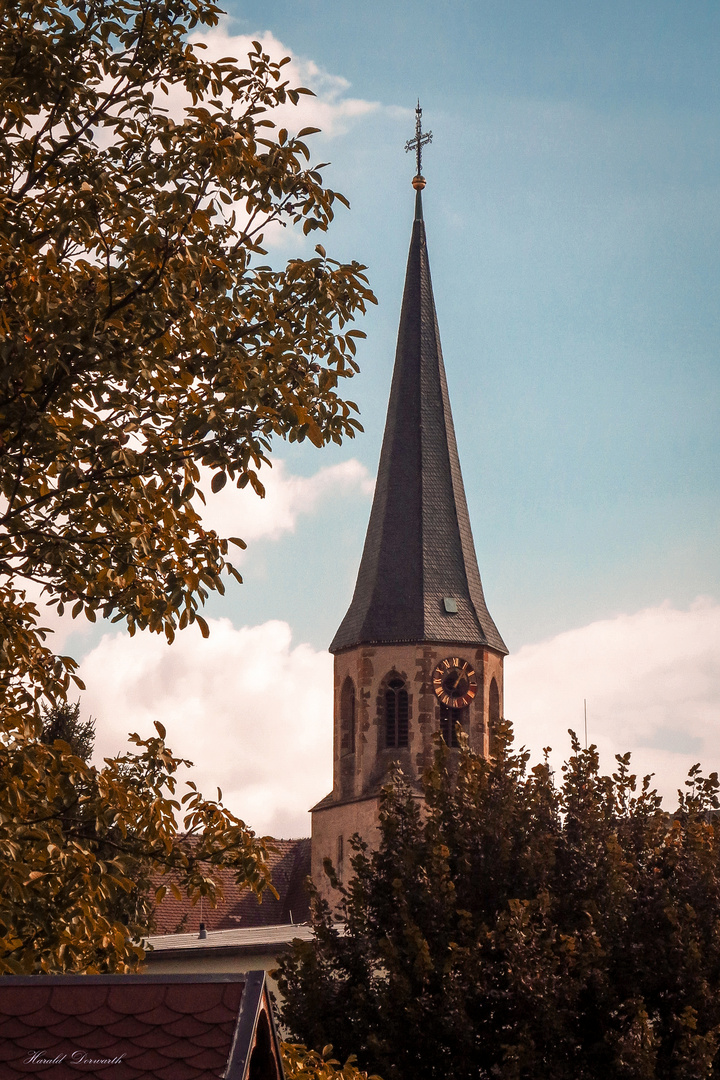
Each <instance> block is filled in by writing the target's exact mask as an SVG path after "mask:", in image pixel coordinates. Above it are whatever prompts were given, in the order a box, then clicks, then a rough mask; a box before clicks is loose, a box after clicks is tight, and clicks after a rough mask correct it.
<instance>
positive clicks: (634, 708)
mask: <svg viewBox="0 0 720 1080" xmlns="http://www.w3.org/2000/svg"><path fill="white" fill-rule="evenodd" d="M583 699H586V700H587V712H588V741H589V742H591V743H596V744H597V746H598V749H599V751H600V755H601V767H602V769H603V770H604V771H605V772H610V771H612V769H613V766H614V765H615V760H614V755H615V754H617V753H625V752H626V751H628V750H631V751H632V753H633V758H632V761H633V771H634V772H636V773H637V774H638V776H642V775H644V774H645V773H650V772H653V773H654V774H655V777H654V781H653V782H654V784H655V785H656V786H657V788H658V791H660V793H661V794H663V796H664V797H665V806H666V807H667V808H672V807H673V806H675V805H676V800H677V795H676V792H677V789H678V788H680V787H683V785H684V781H685V778H686V775H687V771H688V769H689V768H690V766H691V765H693V764H695V762H698V761H699V762H701V763H702V765H703V767H704V769H705V770H706V772H710V771H714V770H718V769H720V750H719V749H718V735H719V734H720V604H718V603H716V602H715V601H712V600H709V599H699V600H697V601H696V602H695V603H694V604H693V605H692V607H691V608H690V609H689V610H688V611H680V610H677V609H676V608H673V607H671V606H670V605H669V604H663V605H662V606H660V607H654V608H647V609H646V610H644V611H639V612H637V613H636V614H634V615H618V616H617V617H616V618H613V619H604V620H602V621H599V622H595V623H591V624H590V625H589V626H584V627H581V628H580V629H576V630H569V631H567V632H565V633H563V634H559V635H558V636H557V637H554V638H552V639H551V640H549V641H543V642H540V643H539V644H536V645H526V646H525V647H524V648H522V649H520V651H519V652H518V653H517V654H516V655H515V656H510V657H508V659H507V662H506V676H505V713H506V715H507V716H508V718H509V719H510V720H512V721H513V723H514V725H515V731H516V736H517V738H518V740H519V742H520V743H524V744H525V745H527V746H528V747H530V748H531V749H532V751H533V759H534V760H535V759H536V758H537V757H539V755H540V752H541V750H542V748H543V747H544V746H552V747H553V749H554V754H553V763H554V765H555V767H556V768H559V765H560V764H561V763H562V761H563V760H564V759H565V758H566V757H567V754H568V752H569V738H568V734H567V730H568V728H572V729H573V730H574V731H575V732H576V733H577V735H578V736H579V738H580V740H581V741H583V739H584V733H583Z"/></svg>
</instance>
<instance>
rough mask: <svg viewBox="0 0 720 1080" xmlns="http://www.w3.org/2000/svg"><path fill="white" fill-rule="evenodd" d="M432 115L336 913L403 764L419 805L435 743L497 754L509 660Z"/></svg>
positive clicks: (351, 645) (353, 667)
mask: <svg viewBox="0 0 720 1080" xmlns="http://www.w3.org/2000/svg"><path fill="white" fill-rule="evenodd" d="M421 116H422V112H421V109H420V106H419V104H418V108H417V110H416V129H415V130H416V134H415V138H414V139H411V140H410V141H409V142H408V143H407V145H406V149H407V150H413V151H415V152H416V154H417V172H416V175H415V176H414V177H413V187H414V188H415V193H416V194H415V219H414V221H413V227H412V239H411V241H410V254H409V256H408V263H407V272H406V275H405V291H404V294H403V302H402V310H401V313H400V329H399V332H398V342H397V350H396V353H395V368H394V371H393V379H392V387H391V390H390V403H389V405H388V413H387V421H386V424H385V436H384V438H383V445H382V451H381V454H380V465H379V468H378V477H377V484H376V487H375V497H374V499H373V506H372V511H371V514H370V523H369V525H368V530H367V536H366V538H365V548H364V550H363V554H362V559H361V562H360V570H359V572H358V577H357V584H356V586H355V594H354V596H353V598H352V603H351V604H350V608H349V609H348V612H347V615H346V616H345V618H344V619H343V621H342V623H341V625H340V629H339V630H338V632H337V634H336V635H335V639H334V641H333V643H332V645H331V646H330V651H331V652H333V653H334V654H335V662H334V706H333V713H334V718H333V728H334V737H333V789H332V791H331V792H330V794H329V795H327V796H326V797H325V798H324V799H322V800H321V801H320V802H319V803H317V805H316V806H314V807H313V809H312V877H313V881H314V882H315V885H316V886H317V887H318V889H319V890H320V894H321V895H322V896H323V897H324V898H325V899H327V900H329V901H330V902H333V898H332V891H331V890H330V888H329V885H328V880H327V878H326V877H325V875H324V872H323V865H324V860H325V859H326V858H327V857H330V858H331V859H332V860H333V862H334V864H335V869H336V871H337V872H338V874H339V876H340V877H341V878H342V877H343V874H345V873H347V866H344V865H343V862H344V860H345V862H347V851H346V849H347V842H348V839H349V838H350V837H351V836H353V834H355V833H359V834H360V835H361V836H362V838H363V839H364V840H366V841H367V842H368V843H369V844H370V846H373V845H374V843H375V841H376V838H377V824H378V820H379V819H378V814H379V805H380V798H381V791H382V786H383V784H384V783H385V780H386V777H387V774H388V770H389V769H391V768H393V767H395V766H399V767H400V768H401V769H402V770H403V772H404V774H405V776H406V778H407V780H408V782H409V783H410V784H411V785H412V786H413V787H414V789H415V791H416V793H417V797H418V798H420V790H421V789H420V777H421V776H422V772H423V770H424V769H425V768H426V767H427V766H428V765H429V764H430V762H431V761H432V758H433V754H434V752H435V747H436V740H437V736H438V734H441V735H442V737H443V739H444V740H445V743H446V745H447V747H448V749H449V752H450V753H451V754H453V753H455V751H456V750H457V748H458V746H459V745H460V733H461V732H462V733H464V735H465V737H467V740H468V745H469V746H470V748H471V749H472V750H474V751H476V752H477V753H479V754H483V755H485V756H487V755H488V754H491V753H492V748H493V732H494V730H495V728H496V725H497V724H498V722H499V721H500V718H501V717H502V708H503V704H502V703H503V658H504V656H505V654H506V653H507V649H506V648H505V644H504V642H503V639H502V638H501V637H500V634H499V633H498V630H497V627H496V626H495V623H494V622H493V620H492V618H491V617H490V614H489V612H488V609H487V606H486V604H485V597H484V596H483V589H482V584H481V582H480V574H479V571H478V566H477V559H476V557H475V548H474V546H473V539H472V533H471V531H470V519H469V517H468V510H467V503H466V501H465V490H464V488H463V482H462V476H461V474H460V463H459V461H458V452H457V445H456V442H455V431H454V428H453V422H452V415H451V412H450V399H449V397H448V389H447V382H446V379H445V368H444V366H443V359H442V350H441V348H440V334H439V332H438V324H437V316H436V314H435V302H434V300H433V291H432V282H431V280H430V264H429V262H428V252H427V239H426V236H425V223H424V221H423V212H422V189H423V188H424V187H425V180H424V178H423V176H422V168H421V166H422V148H423V146H425V145H427V143H428V142H429V141H430V139H431V137H432V136H431V133H430V132H428V133H426V134H423V132H422V125H421Z"/></svg>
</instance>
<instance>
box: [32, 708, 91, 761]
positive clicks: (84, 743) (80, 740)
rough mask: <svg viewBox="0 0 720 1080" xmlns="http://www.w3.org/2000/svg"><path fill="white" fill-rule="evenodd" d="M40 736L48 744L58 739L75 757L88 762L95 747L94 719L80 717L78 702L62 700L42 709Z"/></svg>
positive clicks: (52, 743) (51, 744)
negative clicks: (50, 707)
mask: <svg viewBox="0 0 720 1080" xmlns="http://www.w3.org/2000/svg"><path fill="white" fill-rule="evenodd" d="M40 738H41V739H42V741H43V742H44V743H46V744H47V745H48V746H54V744H55V743H56V742H57V741H58V740H60V741H62V742H64V743H67V745H68V746H69V747H70V752H71V753H72V754H75V756H76V757H79V758H82V760H83V761H85V762H88V761H89V760H90V758H91V757H92V752H93V750H94V748H95V721H94V720H93V719H92V717H90V718H89V719H88V720H82V719H81V717H80V702H79V701H76V702H75V704H71V703H70V702H69V701H64V702H62V703H61V704H60V705H54V706H53V708H52V709H48V708H45V709H43V717H42V731H41V734H40Z"/></svg>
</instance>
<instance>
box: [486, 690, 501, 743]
mask: <svg viewBox="0 0 720 1080" xmlns="http://www.w3.org/2000/svg"><path fill="white" fill-rule="evenodd" d="M499 723H500V691H499V690H498V684H497V683H496V681H495V679H494V678H493V679H492V681H491V683H490V695H489V701H488V724H489V727H490V753H491V754H494V753H495V737H496V735H497V727H498V724H499Z"/></svg>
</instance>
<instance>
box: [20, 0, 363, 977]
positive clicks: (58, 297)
mask: <svg viewBox="0 0 720 1080" xmlns="http://www.w3.org/2000/svg"><path fill="white" fill-rule="evenodd" d="M219 15H220V9H219V8H218V7H216V6H215V5H214V4H213V3H212V2H208V0H0V301H1V302H0V971H31V972H32V971H38V970H43V971H49V970H81V971H83V970H84V971H94V970H106V971H114V970H119V971H122V970H128V969H131V968H133V967H134V966H135V965H136V964H137V962H138V958H139V957H140V956H141V954H142V949H141V947H140V944H139V942H140V940H141V938H142V936H143V935H144V934H145V933H146V932H147V929H148V927H149V924H150V917H151V908H152V904H153V901H154V898H153V892H152V890H151V889H150V883H151V882H152V881H153V880H154V879H155V878H156V877H157V875H158V874H163V873H166V874H167V875H168V877H167V881H168V887H171V888H173V889H182V890H183V891H185V892H189V893H190V894H191V896H193V897H197V896H200V895H207V896H209V897H210V898H211V899H212V895H213V891H214V885H213V882H212V870H213V867H215V866H217V865H223V866H228V865H229V866H231V867H233V868H234V869H235V870H236V872H237V877H238V881H239V882H241V883H245V884H249V885H250V886H251V887H252V888H254V889H255V890H256V891H258V892H260V891H261V889H262V887H263V885H264V884H265V883H266V881H267V865H266V862H265V855H266V847H265V844H264V842H263V841H262V840H258V839H257V838H256V837H255V836H254V835H253V833H252V831H251V830H249V829H248V828H246V826H245V825H244V824H243V823H242V822H241V821H240V820H239V819H237V818H235V817H234V816H233V815H232V814H230V813H228V812H227V811H226V810H225V809H223V808H222V806H221V805H220V804H219V802H217V803H216V802H213V801H210V800H206V799H204V798H203V797H202V796H201V795H200V793H199V792H197V791H196V790H195V789H194V788H193V787H192V785H191V787H190V789H189V790H188V791H187V793H186V794H185V795H184V796H183V797H182V799H180V798H178V797H177V792H176V776H175V774H176V770H177V768H178V766H179V764H180V762H179V760H178V759H177V758H175V757H174V755H173V754H172V752H171V751H170V750H169V749H168V748H167V747H166V745H165V742H164V732H163V731H162V730H161V729H160V728H158V735H157V737H153V738H151V739H147V740H141V739H139V738H138V737H137V736H134V739H135V742H136V743H137V749H136V751H135V752H133V753H130V754H127V755H125V756H124V757H120V758H118V759H115V760H112V761H106V762H105V764H104V766H103V767H100V768H96V767H93V766H91V765H90V764H89V760H88V754H87V752H86V751H87V737H88V736H89V734H90V733H89V732H88V731H87V730H85V731H84V733H83V730H82V724H81V722H80V721H79V717H78V714H77V711H75V712H74V711H73V710H74V708H75V707H74V706H69V705H68V704H67V694H68V690H69V689H70V688H71V687H72V686H73V682H74V683H75V684H77V685H80V686H81V685H82V684H81V683H80V680H79V679H78V677H77V674H76V664H75V661H74V660H73V659H72V658H71V657H64V656H57V655H55V653H54V651H53V650H52V648H51V647H50V644H49V642H48V640H47V634H48V631H47V630H46V629H45V628H44V627H43V626H42V624H41V616H40V614H39V612H38V609H37V607H36V604H35V603H34V601H33V597H36V596H37V595H38V594H42V595H43V598H44V599H45V600H46V601H47V602H49V603H50V604H54V605H56V607H57V610H58V612H59V613H61V614H62V613H63V611H64V610H65V609H66V608H69V609H70V610H71V611H72V614H73V615H74V616H79V615H81V614H83V613H84V614H85V615H86V616H87V617H88V618H89V619H90V620H92V621H94V620H95V619H96V618H97V615H98V614H99V615H102V616H105V617H109V618H112V619H113V620H114V621H123V622H124V623H125V624H126V625H127V627H128V628H129V630H130V632H131V633H133V632H134V631H135V630H136V629H149V630H151V631H157V632H164V633H165V634H166V636H167V638H168V639H169V640H172V638H173V635H174V633H175V631H176V630H177V629H178V628H180V629H182V628H183V627H185V626H186V625H188V624H190V623H192V622H197V623H198V624H199V626H200V629H201V631H202V632H203V633H207V626H206V624H205V622H204V621H203V619H202V616H201V614H200V607H201V605H202V603H203V601H204V600H205V599H206V598H207V596H208V593H209V592H210V591H211V590H216V591H219V592H222V591H223V582H224V580H225V577H226V575H227V574H234V575H235V577H238V574H237V572H236V571H235V569H234V568H233V566H232V564H231V562H230V561H229V559H228V552H229V547H228V542H229V541H228V538H225V537H220V536H218V535H217V534H216V533H215V532H214V531H212V530H211V529H208V528H206V527H204V526H203V523H202V519H201V510H202V504H203V502H204V499H205V492H204V490H203V488H204V487H206V489H208V490H212V491H219V490H220V489H221V488H222V487H223V485H224V484H225V483H226V481H227V480H228V479H229V480H230V481H231V482H234V483H236V484H237V485H238V486H240V487H243V486H245V485H246V484H248V483H249V484H251V485H252V486H253V487H254V488H255V489H256V490H257V491H258V492H259V493H261V492H262V487H261V484H260V481H259V479H258V470H259V468H260V466H261V465H262V463H263V462H266V461H268V459H269V454H270V450H271V443H272V440H273V438H274V437H281V438H285V439H289V440H302V439H304V438H309V439H310V440H311V441H312V442H313V443H314V444H315V445H317V446H322V445H324V444H325V443H327V442H329V441H335V442H339V441H341V440H342V438H343V437H346V436H352V435H353V433H354V431H355V430H356V429H357V428H358V427H359V425H358V423H357V421H356V420H355V418H354V415H353V414H354V412H355V406H354V405H353V403H352V402H350V401H347V400H345V398H344V397H343V396H342V394H341V391H340V386H341V380H342V379H345V378H348V377H349V376H351V375H352V374H353V373H354V372H355V370H356V369H357V368H356V363H355V361H354V359H353V357H354V354H355V339H356V338H357V337H358V336H362V335H361V334H360V332H359V331H357V330H354V329H352V328H351V324H352V320H353V317H354V316H355V315H356V314H357V313H358V312H362V311H364V310H365V307H366V304H367V303H369V302H371V301H373V302H374V298H373V296H372V293H371V292H370V290H369V288H368V285H367V281H366V279H365V277H364V275H363V272H362V271H363V269H364V268H363V267H362V266H360V265H359V264H358V263H350V264H340V263H338V262H335V261H333V260H332V259H330V258H328V257H327V255H326V253H325V250H324V249H323V248H322V246H321V245H317V247H316V248H315V251H314V253H313V254H312V255H311V257H309V258H293V259H291V260H290V261H289V262H288V263H287V265H284V266H280V267H274V266H272V265H270V264H269V261H268V259H267V257H266V256H267V251H266V248H265V247H264V237H265V236H266V234H267V231H268V229H274V228H277V227H279V226H290V227H291V228H297V229H298V231H299V234H302V233H304V234H305V235H308V234H313V233H315V232H317V231H318V230H319V231H320V232H324V231H325V230H326V229H327V227H328V225H329V223H330V222H331V221H332V218H333V213H334V209H335V204H336V202H337V201H338V200H339V201H340V202H345V200H344V199H343V197H342V196H340V195H337V194H336V193H335V192H333V191H332V190H330V189H329V188H327V187H326V186H324V184H323V180H322V176H321V173H320V171H319V169H320V167H314V166H313V165H312V164H311V163H310V152H309V150H308V146H307V143H306V139H307V138H308V136H310V135H311V134H312V132H313V130H314V129H304V130H301V131H300V132H299V133H298V135H297V136H296V137H293V136H291V135H289V134H288V132H287V130H277V129H276V126H275V123H274V121H273V119H272V115H273V109H274V108H275V107H276V106H285V107H287V106H291V105H293V104H297V103H298V101H299V100H300V97H301V95H303V94H308V93H309V91H308V90H306V89H304V88H302V87H300V88H294V87H292V86H291V85H290V84H289V83H288V81H287V80H286V79H284V77H283V69H284V67H285V65H286V64H287V58H285V59H279V60H277V61H275V60H273V59H271V58H270V57H269V56H268V55H267V54H266V53H264V52H263V50H262V48H261V46H260V44H259V43H257V42H256V43H254V44H253V48H252V51H251V53H250V55H249V56H248V57H247V60H246V61H245V62H244V63H243V64H240V63H238V62H237V61H236V60H235V59H233V58H228V57H225V58H222V59H220V60H217V61H214V60H208V59H204V58H203V54H202V47H201V46H200V45H196V46H193V45H192V44H191V43H190V42H189V40H188V35H189V33H190V32H191V31H193V30H195V31H198V30H202V29H203V28H208V27H213V26H214V25H216V24H217V22H218V17H219ZM235 542H236V543H237V544H239V545H240V546H244V545H243V543H242V541H241V540H239V539H237V538H236V541H235ZM83 734H84V736H85V738H83ZM177 817H179V818H180V824H178V822H177V821H176V818H177ZM179 828H182V829H183V830H184V831H185V832H187V834H188V835H189V837H190V841H192V842H190V841H186V840H183V839H182V838H181V837H180V836H179V834H178V829H179ZM162 887H163V888H164V886H162Z"/></svg>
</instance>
